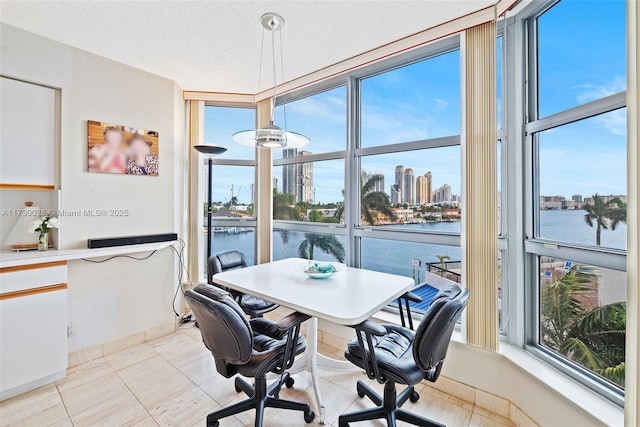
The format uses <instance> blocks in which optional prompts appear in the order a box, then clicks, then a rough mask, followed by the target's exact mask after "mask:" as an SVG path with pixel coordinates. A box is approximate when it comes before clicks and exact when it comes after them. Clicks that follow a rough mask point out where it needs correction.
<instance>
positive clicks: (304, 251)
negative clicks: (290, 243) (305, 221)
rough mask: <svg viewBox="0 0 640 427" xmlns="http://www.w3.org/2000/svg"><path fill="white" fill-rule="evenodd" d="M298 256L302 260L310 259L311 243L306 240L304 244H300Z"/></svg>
mask: <svg viewBox="0 0 640 427" xmlns="http://www.w3.org/2000/svg"><path fill="white" fill-rule="evenodd" d="M298 256H299V257H300V258H304V259H310V258H309V241H308V240H306V239H305V240H303V241H302V242H300V246H298Z"/></svg>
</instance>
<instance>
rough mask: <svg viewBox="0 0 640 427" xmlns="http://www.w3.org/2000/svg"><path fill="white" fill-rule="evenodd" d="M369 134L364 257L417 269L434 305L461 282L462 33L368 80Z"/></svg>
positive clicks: (359, 193) (409, 272) (392, 269)
mask: <svg viewBox="0 0 640 427" xmlns="http://www.w3.org/2000/svg"><path fill="white" fill-rule="evenodd" d="M359 93H360V98H359V100H360V111H361V115H360V123H359V127H358V128H359V129H360V133H359V134H358V135H356V138H357V139H356V149H355V154H356V159H357V165H358V168H355V169H356V172H357V176H356V177H354V178H355V179H354V184H356V189H355V190H356V191H353V192H352V193H353V195H354V198H355V197H357V200H358V202H357V203H353V205H352V209H354V210H355V212H354V213H353V214H352V217H351V218H352V220H353V221H354V223H355V226H356V227H355V229H354V239H355V244H354V247H355V248H357V249H359V253H357V254H356V260H355V261H356V262H358V263H359V265H360V266H361V267H363V268H367V269H372V270H379V271H383V272H387V273H393V274H400V275H404V276H410V277H413V278H414V279H415V281H416V284H418V285H419V287H418V288H417V289H416V291H417V292H418V293H419V294H420V295H422V296H423V300H424V301H423V303H422V304H419V305H418V306H416V307H415V308H416V311H417V312H419V311H420V310H426V309H427V307H428V305H429V303H430V302H431V299H432V296H433V295H434V294H435V292H437V289H438V288H439V287H441V286H443V284H444V283H446V282H447V281H453V282H460V278H461V254H460V221H461V209H460V204H461V179H460V177H461V173H460V111H461V110H460V51H459V49H458V45H457V43H456V40H455V39H454V40H450V41H449V43H448V45H446V46H445V45H441V46H440V49H439V51H436V52H434V53H432V54H431V55H428V56H427V57H426V59H422V60H420V61H419V62H414V63H410V64H406V65H403V66H400V67H397V68H394V69H391V70H388V71H384V72H382V73H379V74H377V75H374V76H372V77H367V78H364V79H362V80H361V81H360V82H359Z"/></svg>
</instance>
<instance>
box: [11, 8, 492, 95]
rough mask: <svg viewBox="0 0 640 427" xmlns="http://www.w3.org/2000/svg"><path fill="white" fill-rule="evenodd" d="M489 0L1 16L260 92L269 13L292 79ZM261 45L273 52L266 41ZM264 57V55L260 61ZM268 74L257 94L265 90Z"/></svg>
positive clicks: (189, 82)
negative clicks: (278, 24)
mask: <svg viewBox="0 0 640 427" xmlns="http://www.w3.org/2000/svg"><path fill="white" fill-rule="evenodd" d="M493 3H494V1H492V0H419V1H411V0H386V1H375V0H358V1H353V0H352V1H348V0H347V1H345V0H342V1H337V0H325V1H304V0H297V1H293V0H290V1H242V0H235V1H230V0H227V1H222V0H210V1H204V0H200V1H177V0H169V1H143V0H138V1H93V0H85V1H39V2H35V1H15V0H13V1H6V0H1V1H0V10H1V15H0V20H1V21H2V22H5V23H7V24H10V25H13V26H16V27H19V28H23V29H25V30H28V31H31V32H34V33H36V34H40V35H42V36H45V37H48V38H51V39H54V40H57V41H59V42H62V43H66V44H68V45H71V46H75V47H78V48H80V49H84V50H87V51H90V52H92V53H95V54H98V55H101V56H104V57H107V58H110V59H113V60H115V61H119V62H122V63H124V64H128V65H131V66H133V67H137V68H140V69H143V70H146V71H149V72H152V73H155V74H158V75H161V76H164V77H168V78H170V79H172V80H175V81H176V82H177V83H178V84H179V85H180V86H181V87H182V88H183V89H185V90H202V91H217V92H239V93H256V92H258V77H259V63H260V61H259V58H260V45H261V37H262V27H261V25H260V16H261V15H262V14H263V13H265V12H276V13H279V14H280V15H282V16H283V17H284V19H285V21H286V24H285V26H284V29H283V31H282V38H283V44H284V77H285V80H291V79H293V78H296V77H300V76H302V75H305V74H308V73H310V72H312V71H315V70H317V69H320V68H323V67H326V66H328V65H331V64H334V63H336V62H339V61H341V60H343V59H346V58H349V57H352V56H354V55H357V54H360V53H362V52H366V51H368V50H371V49H373V48H376V47H378V46H381V45H383V44H386V43H389V42H391V41H394V40H397V39H400V38H402V37H405V36H408V35H410V34H413V33H416V32H419V31H422V30H425V29H427V28H430V27H433V26H435V25H437V24H440V23H443V22H446V21H449V20H451V19H454V18H456V17H459V16H462V15H466V14H468V13H471V12H473V11H476V10H479V9H482V8H484V7H486V6H488V5H491V4H493ZM266 35H267V36H268V33H267V34H266ZM265 47H266V49H267V51H268V52H269V50H270V44H269V43H268V42H267V40H265ZM276 56H277V57H279V53H276ZM270 57H271V54H270V52H269V53H265V59H269V58H270ZM268 68H269V67H268V66H265V69H263V77H262V84H261V87H260V89H265V88H268V87H270V86H271V85H270V84H269V82H270V81H271V79H272V77H271V72H270V70H269V69H268ZM278 74H279V75H278V82H279V83H280V81H281V76H280V71H278Z"/></svg>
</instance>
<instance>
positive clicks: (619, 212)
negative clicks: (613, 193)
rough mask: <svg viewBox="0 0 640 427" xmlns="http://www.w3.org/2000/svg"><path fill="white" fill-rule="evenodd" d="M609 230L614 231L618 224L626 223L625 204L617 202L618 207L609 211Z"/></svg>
mask: <svg viewBox="0 0 640 427" xmlns="http://www.w3.org/2000/svg"><path fill="white" fill-rule="evenodd" d="M610 219H611V230H612V231H613V230H615V229H616V227H617V226H618V224H620V223H621V222H624V223H625V224H626V222H627V204H626V203H624V202H622V201H619V202H618V205H617V206H616V207H615V208H613V209H612V211H611V217H610Z"/></svg>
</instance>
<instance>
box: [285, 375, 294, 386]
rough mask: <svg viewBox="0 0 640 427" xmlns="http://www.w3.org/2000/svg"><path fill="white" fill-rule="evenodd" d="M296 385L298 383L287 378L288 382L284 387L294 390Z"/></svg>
mask: <svg viewBox="0 0 640 427" xmlns="http://www.w3.org/2000/svg"><path fill="white" fill-rule="evenodd" d="M295 383H296V381H295V380H294V379H293V378H291V377H289V378H287V381H285V382H284V385H285V386H287V388H293V385H294V384H295Z"/></svg>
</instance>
